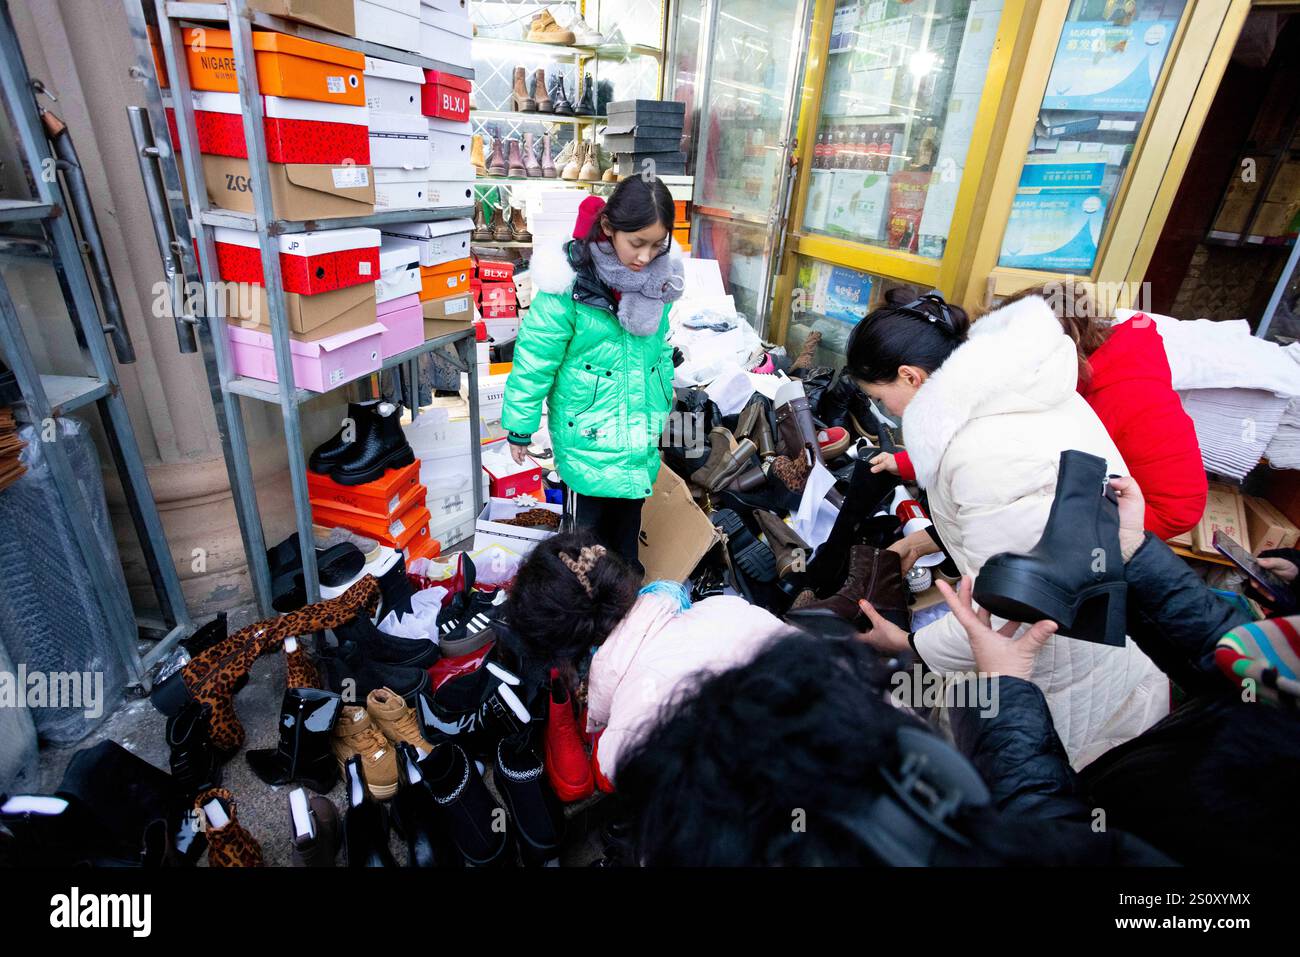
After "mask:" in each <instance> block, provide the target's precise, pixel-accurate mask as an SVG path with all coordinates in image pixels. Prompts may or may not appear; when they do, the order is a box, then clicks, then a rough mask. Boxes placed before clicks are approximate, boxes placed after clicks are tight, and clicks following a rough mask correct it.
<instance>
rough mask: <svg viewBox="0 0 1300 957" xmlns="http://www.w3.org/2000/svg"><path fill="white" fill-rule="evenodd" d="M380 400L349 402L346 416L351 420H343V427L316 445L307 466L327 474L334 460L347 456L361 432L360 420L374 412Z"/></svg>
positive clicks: (341, 459)
mask: <svg viewBox="0 0 1300 957" xmlns="http://www.w3.org/2000/svg"><path fill="white" fill-rule="evenodd" d="M380 401H381V400H379V399H372V400H370V401H369V402H349V403H348V418H349V419H351V420H352V421H351V422H350V423H348V422H345V423H344V426H343V428H341V429H339V430H338V432H336V433H335V434H334V436H333V437H332V438H330V439H328V440H326V441H325V442H322V443H321V444H320V445H318V446H316V449H315V451H313V452H312V453H311V457H310V458H309V459H308V460H307V468H309V469H311V470H312V471H313V472H321V473H324V474H328V473H329V471H330V469H332V468H333V467H334V464H335V463H336V462H341V461H343V460H344V459H345V458H347V457H348V450H349V449H350V448H351V447H352V442H353V441H355V440H356V438H357V437H358V436H359V435H360V434H361V423H362V421H363V420H365V419H368V418H370V417H371V416H373V415H375V414H376V409H378V407H379V404H380ZM349 426H350V427H349ZM349 438H350V439H351V441H349Z"/></svg>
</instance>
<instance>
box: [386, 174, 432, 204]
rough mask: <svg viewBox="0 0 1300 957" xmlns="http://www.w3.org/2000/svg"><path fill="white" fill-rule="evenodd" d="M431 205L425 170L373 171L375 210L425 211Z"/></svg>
mask: <svg viewBox="0 0 1300 957" xmlns="http://www.w3.org/2000/svg"><path fill="white" fill-rule="evenodd" d="M431 205H432V204H431V203H430V202H429V174H428V171H427V170H423V169H392V168H389V169H376V170H375V209H427V208H429V207H430V206H431Z"/></svg>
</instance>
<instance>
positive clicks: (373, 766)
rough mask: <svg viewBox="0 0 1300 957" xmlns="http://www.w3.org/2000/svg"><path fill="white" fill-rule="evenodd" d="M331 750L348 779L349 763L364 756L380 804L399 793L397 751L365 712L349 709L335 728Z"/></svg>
mask: <svg viewBox="0 0 1300 957" xmlns="http://www.w3.org/2000/svg"><path fill="white" fill-rule="evenodd" d="M330 750H331V751H333V752H334V757H335V758H336V759H337V760H338V762H339V770H340V771H342V772H343V773H344V776H345V777H346V775H347V764H348V760H349V759H350V758H351V757H352V756H353V755H360V757H361V770H362V771H363V772H364V773H365V776H366V785H367V786H368V787H369V788H370V793H371V795H372V796H373V797H374V798H375V800H377V801H386V800H388V799H389V798H390V797H392V796H393V795H394V794H396V793H397V749H396V748H394V747H393V745H392V744H391V743H390V742H389V740H388V739H387V738H386V737H384V733H383V732H382V731H380V730H379V728H378V727H377V726H376V725H375V722H374V720H373V719H372V718H371V717H370V714H369V713H368V712H367V711H366V709H365V708H362V707H359V706H357V705H348V706H347V707H345V708H344V709H343V713H342V714H341V715H339V721H338V724H336V725H335V726H334V737H333V738H332V739H331V740H330Z"/></svg>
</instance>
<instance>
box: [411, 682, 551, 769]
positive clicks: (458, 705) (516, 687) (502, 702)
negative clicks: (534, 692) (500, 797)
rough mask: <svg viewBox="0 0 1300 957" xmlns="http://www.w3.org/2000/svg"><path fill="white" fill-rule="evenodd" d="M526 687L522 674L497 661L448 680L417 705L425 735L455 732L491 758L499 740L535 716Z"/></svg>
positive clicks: (477, 753) (463, 743) (462, 742)
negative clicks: (523, 692)
mask: <svg viewBox="0 0 1300 957" xmlns="http://www.w3.org/2000/svg"><path fill="white" fill-rule="evenodd" d="M521 689H522V682H521V680H520V678H519V677H518V676H517V675H515V674H513V673H512V672H510V671H507V670H506V669H505V668H502V667H501V666H500V665H498V664H496V663H495V662H491V661H490V662H487V663H486V664H484V665H483V666H482V667H480V668H478V669H477V670H475V671H473V672H471V673H469V674H466V675H460V676H458V677H455V678H452V679H451V680H449V681H446V682H444V683H443V684H442V686H441V687H439V688H438V690H437V691H435V692H434V693H433V694H431V695H421V696H420V699H419V703H418V704H417V705H416V706H415V707H416V713H417V715H418V716H419V719H420V723H421V731H422V732H423V733H424V737H425V740H427V741H432V740H434V739H435V737H450V738H455V739H456V743H457V744H458V745H460V746H461V747H462V748H464V749H465V750H466V751H467V752H468V753H469V754H471V755H474V756H475V757H481V758H483V760H485V761H490V760H491V759H492V756H493V755H494V754H495V752H496V745H497V742H498V741H500V740H501V739H502V738H504V737H509V736H510V735H513V734H518V733H519V732H521V731H523V730H524V728H526V727H527V726H528V725H529V723H530V722H531V716H530V714H529V712H528V709H527V707H526V705H525V704H524V702H523V700H522V699H521V698H520V697H519V695H520V691H521ZM431 734H432V735H434V737H430V735H431Z"/></svg>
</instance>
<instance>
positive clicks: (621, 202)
mask: <svg viewBox="0 0 1300 957" xmlns="http://www.w3.org/2000/svg"><path fill="white" fill-rule="evenodd" d="M672 228H673V198H672V194H671V193H669V192H668V187H666V186H665V185H664V184H663V183H661V182H660V181H659V180H658V179H654V178H649V179H642V178H639V177H635V178H632V179H625V180H623V181H622V182H621V183H619V184H618V186H617V187H616V188H615V190H614V192H613V194H611V196H610V197H609V200H608V202H602V200H601V199H600V198H599V197H596V196H591V197H588V198H587V199H585V200H583V202H582V206H581V207H580V208H579V211H578V220H577V224H576V225H575V227H574V231H573V235H574V239H573V241H571V242H568V243H566V244H565V245H564V246H563V248H562V249H561V250H559V251H556V250H548V249H546V248H541V249H539V250H538V251H537V252H536V254H535V255H534V257H533V260H532V264H531V267H530V270H529V271H530V272H531V274H532V282H533V289H534V296H533V301H532V306H531V308H530V309H529V310H528V315H527V317H526V318H525V319H524V321H523V322H522V323H521V325H520V327H519V339H518V341H517V342H516V343H515V358H514V368H513V369H512V370H511V372H510V378H509V379H508V380H507V382H506V394H505V401H504V404H503V409H502V414H501V425H502V427H503V428H505V429H506V430H507V432H508V433H509V436H508V438H509V442H510V451H511V454H512V455H513V456H514V459H515V461H516V462H518V463H520V464H522V463H523V460H524V456H525V454H526V449H527V447H528V444H529V441H530V439H531V438H532V434H533V432H534V431H536V429H537V427H538V425H539V423H540V421H541V415H542V402H543V400H545V402H546V406H547V409H548V415H549V419H548V423H549V427H550V434H551V444H552V446H553V448H554V450H555V466H556V469H557V471H558V472H559V473H560V478H561V479H563V480H564V483H565V484H566V485H567V486H568V488H569V491H570V493H571V498H570V500H569V502H568V503H567V504H568V506H569V508H570V509H571V512H572V514H573V516H574V520H575V522H576V524H577V525H578V526H579V527H582V528H590V529H591V530H592V531H594V532H595V533H596V535H597V536H599V537H600V538H601V539H602V540H603V541H604V542H605V544H606V546H607V547H608V548H611V549H613V550H614V551H616V552H618V554H619V555H621V556H622V557H623V558H624V559H626V560H627V561H628V562H629V563H631V564H632V566H633V567H634V568H638V569H639V568H640V567H641V565H640V562H639V561H638V559H637V552H638V538H639V535H640V532H641V506H642V504H643V503H644V501H645V499H646V497H647V496H648V495H650V493H651V489H652V488H653V486H654V481H655V476H656V475H657V474H658V473H659V435H660V433H661V432H662V431H663V427H664V422H665V421H666V419H667V416H668V412H669V409H670V408H671V407H672V402H673V362H672V346H670V345H669V344H668V341H667V334H668V309H669V304H670V303H671V302H673V301H674V300H676V299H678V298H680V297H681V294H682V289H683V285H684V284H683V279H682V264H681V256H680V254H679V253H678V252H677V250H676V249H674V248H672Z"/></svg>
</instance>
